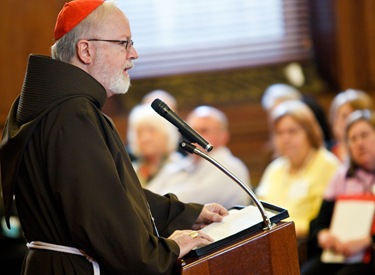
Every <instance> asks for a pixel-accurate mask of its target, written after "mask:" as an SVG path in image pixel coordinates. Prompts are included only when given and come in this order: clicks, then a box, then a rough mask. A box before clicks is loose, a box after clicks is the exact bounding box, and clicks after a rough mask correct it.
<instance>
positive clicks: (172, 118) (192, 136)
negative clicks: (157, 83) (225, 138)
mask: <svg viewBox="0 0 375 275" xmlns="http://www.w3.org/2000/svg"><path fill="white" fill-rule="evenodd" d="M151 107H152V108H153V109H154V110H155V112H157V113H158V114H159V115H161V116H162V117H164V118H165V119H166V120H168V121H169V122H170V123H172V124H173V125H174V126H176V127H177V129H178V131H179V132H180V133H181V134H182V136H183V137H185V138H186V139H187V140H188V141H190V142H192V143H197V144H199V145H200V146H202V148H204V150H206V151H207V152H209V151H211V150H212V148H213V146H212V145H211V144H210V143H208V142H207V141H206V140H205V139H204V138H203V137H201V136H200V135H199V134H198V133H197V132H196V131H195V130H193V129H192V128H191V127H190V126H189V125H188V124H187V123H186V122H185V121H184V120H182V119H181V118H180V117H179V116H178V115H177V114H176V113H175V112H173V111H172V109H171V108H169V107H168V105H167V104H165V103H164V102H163V101H161V100H160V99H159V98H157V99H155V100H154V101H153V102H152V103H151Z"/></svg>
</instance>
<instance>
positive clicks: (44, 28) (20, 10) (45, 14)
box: [0, 0, 65, 128]
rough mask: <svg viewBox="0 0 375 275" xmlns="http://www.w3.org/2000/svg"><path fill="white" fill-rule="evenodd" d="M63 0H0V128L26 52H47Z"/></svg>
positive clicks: (19, 80)
mask: <svg viewBox="0 0 375 275" xmlns="http://www.w3.org/2000/svg"><path fill="white" fill-rule="evenodd" d="M64 2H65V1H63V0H55V1H47V0H33V1H20V0H15V1H13V0H1V1H0V26H1V28H0V37H1V43H0V60H1V66H0V85H1V99H0V128H1V126H3V124H4V121H5V118H6V115H7V113H8V111H9V108H10V106H11V104H12V102H13V101H14V99H15V98H16V97H17V95H18V94H19V92H20V90H21V87H22V82H23V78H24V73H25V69H26V64H27V57H28V55H29V54H30V53H39V54H45V55H48V54H49V48H50V46H51V45H52V44H53V29H54V26H55V20H56V16H57V14H58V12H59V10H60V9H61V7H62V6H63V4H64Z"/></svg>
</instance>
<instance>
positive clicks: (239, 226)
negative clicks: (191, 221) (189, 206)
mask: <svg viewBox="0 0 375 275" xmlns="http://www.w3.org/2000/svg"><path fill="white" fill-rule="evenodd" d="M266 214H267V215H268V217H269V218H271V217H273V216H275V215H276V214H277V213H274V212H271V211H267V210H266ZM259 222H263V218H262V215H261V214H260V211H259V209H258V208H257V207H256V206H253V205H249V206H247V207H245V208H243V209H241V210H234V211H230V214H229V215H228V216H225V217H224V218H223V221H221V222H216V223H212V224H210V225H208V226H206V227H205V228H203V229H201V230H200V231H201V232H204V233H206V234H208V235H209V236H210V237H211V238H213V239H214V240H215V241H219V240H222V239H224V238H226V237H229V236H231V235H234V234H236V233H238V232H240V231H242V230H245V229H247V228H249V227H251V226H253V225H255V224H257V223H259Z"/></svg>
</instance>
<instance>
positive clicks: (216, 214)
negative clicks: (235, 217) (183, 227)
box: [192, 203, 229, 230]
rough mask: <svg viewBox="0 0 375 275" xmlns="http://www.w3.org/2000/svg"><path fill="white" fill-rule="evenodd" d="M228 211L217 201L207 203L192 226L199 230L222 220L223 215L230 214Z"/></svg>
mask: <svg viewBox="0 0 375 275" xmlns="http://www.w3.org/2000/svg"><path fill="white" fill-rule="evenodd" d="M228 214H229V213H228V211H227V210H226V209H225V208H224V207H223V206H221V205H220V204H217V203H210V204H205V205H204V207H203V209H202V212H201V213H200V214H199V216H198V219H197V220H196V221H195V224H194V225H193V226H192V228H193V229H195V230H199V229H201V228H203V227H205V226H206V225H209V224H210V223H213V222H221V221H222V219H223V217H224V216H226V215H228Z"/></svg>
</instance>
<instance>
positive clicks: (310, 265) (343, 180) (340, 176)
mask: <svg viewBox="0 0 375 275" xmlns="http://www.w3.org/2000/svg"><path fill="white" fill-rule="evenodd" d="M345 143H346V145H347V148H348V153H349V161H348V163H347V164H343V166H342V167H341V169H340V170H339V171H338V173H337V174H336V176H335V177H334V179H333V180H332V182H331V183H330V185H329V186H328V189H327V190H326V192H325V195H324V201H323V204H322V206H321V209H320V212H319V215H318V217H317V218H316V219H315V220H313V221H312V223H311V225H310V236H311V240H312V242H313V243H316V244H317V248H319V252H321V250H322V249H329V250H331V251H333V252H336V253H340V254H342V255H344V256H345V260H347V259H348V257H353V256H355V255H359V254H360V253H365V255H367V257H365V258H364V259H363V261H362V262H359V263H349V262H348V261H344V263H323V262H322V261H321V258H320V254H321V253H318V254H317V256H316V257H314V258H312V259H311V260H310V261H309V262H307V263H306V264H305V265H304V266H302V270H301V274H304V275H305V274H320V275H321V274H374V270H373V266H374V264H373V261H374V259H373V255H371V254H369V253H371V252H372V251H371V246H373V243H374V240H375V239H374V232H372V233H371V234H369V235H368V236H367V237H365V238H361V239H357V240H354V241H353V240H352V241H345V240H338V239H337V238H335V237H334V236H333V235H332V234H331V232H330V222H331V219H332V215H333V210H334V205H335V201H336V200H337V198H338V197H339V196H343V195H346V196H347V195H350V196H356V195H368V196H375V146H374V144H375V114H374V113H373V112H371V111H369V110H357V111H355V112H353V113H352V114H351V115H350V116H349V117H348V120H347V123H346V128H345ZM358 226H361V225H360V224H358ZM371 256H372V257H371Z"/></svg>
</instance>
